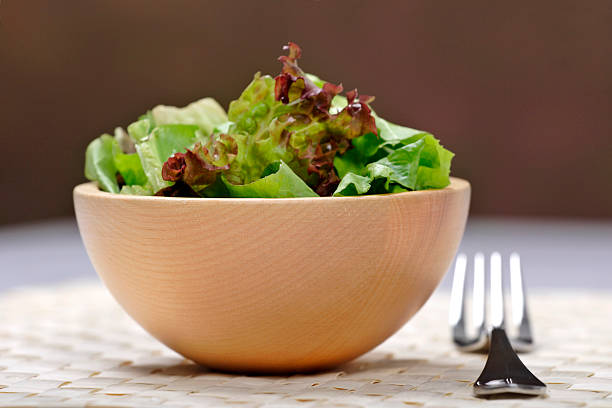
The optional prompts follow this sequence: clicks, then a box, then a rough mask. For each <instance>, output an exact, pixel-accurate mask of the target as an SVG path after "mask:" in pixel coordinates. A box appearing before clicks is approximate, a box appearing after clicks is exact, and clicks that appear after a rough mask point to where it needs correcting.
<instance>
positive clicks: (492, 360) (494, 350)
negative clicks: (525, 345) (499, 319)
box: [474, 327, 546, 395]
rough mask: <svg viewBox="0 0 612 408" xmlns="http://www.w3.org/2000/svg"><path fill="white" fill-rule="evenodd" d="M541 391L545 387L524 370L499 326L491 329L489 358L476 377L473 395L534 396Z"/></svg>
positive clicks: (527, 370) (543, 390) (529, 372)
mask: <svg viewBox="0 0 612 408" xmlns="http://www.w3.org/2000/svg"><path fill="white" fill-rule="evenodd" d="M518 384H520V387H519V386H517V385H518ZM545 390H546V385H545V384H544V383H543V382H542V381H540V380H539V379H538V378H537V377H536V376H535V375H533V374H532V373H531V371H529V369H527V367H525V365H524V364H523V362H522V361H521V360H520V359H519V357H518V356H517V355H516V353H515V352H514V350H513V349H512V345H511V344H510V341H509V340H508V336H507V335H506V331H505V330H504V329H502V328H499V327H495V328H493V330H492V331H491V343H490V347H489V357H488V359H487V363H486V364H485V367H484V369H483V370H482V373H481V374H480V377H478V380H476V383H474V392H475V393H476V394H477V395H488V394H496V393H499V392H517V393H526V394H536V395H538V394H542V393H543V392H546V391H545Z"/></svg>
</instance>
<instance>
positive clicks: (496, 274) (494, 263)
mask: <svg viewBox="0 0 612 408" xmlns="http://www.w3.org/2000/svg"><path fill="white" fill-rule="evenodd" d="M489 273H490V274H491V281H490V284H491V286H490V297H489V299H490V302H491V316H490V323H491V326H492V327H494V328H495V327H499V328H502V329H503V328H504V291H503V287H502V259H501V255H500V253H499V252H493V253H492V254H491V258H490V270H489Z"/></svg>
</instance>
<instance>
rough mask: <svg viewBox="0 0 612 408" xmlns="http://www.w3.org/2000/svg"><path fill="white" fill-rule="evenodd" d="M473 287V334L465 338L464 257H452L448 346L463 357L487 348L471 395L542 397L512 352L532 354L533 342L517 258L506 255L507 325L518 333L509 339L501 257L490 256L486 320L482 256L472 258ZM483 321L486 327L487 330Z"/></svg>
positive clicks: (538, 383)
mask: <svg viewBox="0 0 612 408" xmlns="http://www.w3.org/2000/svg"><path fill="white" fill-rule="evenodd" d="M473 265H474V279H473V281H474V286H473V292H472V326H473V328H475V334H470V333H468V322H467V319H466V312H467V296H466V287H465V280H466V272H467V266H468V258H467V256H466V255H465V254H459V255H457V259H456V261H455V271H454V276H453V286H452V290H451V304H450V313H449V323H450V325H451V330H452V335H453V342H454V343H455V346H456V347H457V348H458V349H459V350H462V351H478V350H484V349H486V348H487V347H488V349H489V357H488V359H487V362H486V364H485V367H484V369H483V371H482V373H481V374H480V377H478V379H477V380H476V382H475V383H474V394H476V395H478V396H486V395H491V394H500V393H517V394H529V395H543V394H546V385H545V384H544V383H543V382H542V381H540V380H539V379H538V378H536V376H534V375H533V374H532V373H531V372H530V371H529V370H528V369H527V367H525V365H524V364H523V363H522V362H521V360H520V359H519V357H518V356H517V355H516V352H515V350H517V351H529V350H531V349H532V348H533V336H532V334H531V325H530V323H529V315H528V313H527V302H526V299H525V290H524V286H523V279H522V271H521V263H520V257H519V255H518V254H516V253H513V254H512V255H510V261H509V266H510V297H511V299H512V303H511V305H512V322H513V323H514V325H515V326H516V327H517V328H518V330H517V331H518V334H517V335H516V336H514V337H512V339H511V340H510V339H508V336H507V334H506V330H505V326H506V323H505V321H506V319H505V317H504V315H505V313H504V293H503V285H502V257H501V255H500V254H499V253H498V252H494V253H492V254H491V257H490V268H489V272H490V279H489V281H490V286H489V290H488V298H489V306H490V308H489V309H490V310H489V312H490V313H489V316H488V319H486V317H487V316H486V306H485V303H486V302H485V300H486V297H487V293H485V256H484V254H482V253H477V254H475V255H474V264H473ZM487 320H488V323H489V326H490V329H489V327H488V326H487Z"/></svg>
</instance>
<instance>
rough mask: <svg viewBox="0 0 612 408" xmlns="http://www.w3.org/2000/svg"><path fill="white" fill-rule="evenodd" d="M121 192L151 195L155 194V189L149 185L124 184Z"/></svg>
mask: <svg viewBox="0 0 612 408" xmlns="http://www.w3.org/2000/svg"><path fill="white" fill-rule="evenodd" d="M120 194H128V195H141V196H150V195H153V190H151V188H150V187H148V186H138V185H133V186H127V185H126V186H123V187H121V192H120Z"/></svg>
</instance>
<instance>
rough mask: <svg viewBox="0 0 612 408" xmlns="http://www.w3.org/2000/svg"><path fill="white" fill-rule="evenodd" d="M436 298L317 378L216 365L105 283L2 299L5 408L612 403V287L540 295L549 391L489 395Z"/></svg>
mask: <svg viewBox="0 0 612 408" xmlns="http://www.w3.org/2000/svg"><path fill="white" fill-rule="evenodd" d="M447 303H448V297H447V295H445V294H444V293H442V294H440V293H438V294H435V295H434V296H433V297H432V299H431V300H430V301H429V302H428V303H427V305H426V306H425V307H424V308H423V310H421V311H420V312H419V314H418V315H417V316H416V317H415V318H414V319H412V320H411V321H410V322H409V323H408V324H407V325H406V326H405V327H404V328H403V329H402V330H401V331H400V332H398V333H397V334H396V335H394V336H393V337H392V338H390V339H389V340H388V341H386V342H385V343H384V344H382V345H381V346H380V347H378V348H377V349H375V350H374V351H372V352H370V353H368V354H366V355H365V356H363V357H361V358H359V359H357V360H355V361H353V362H351V363H348V364H346V365H345V366H342V367H339V368H338V369H335V370H332V371H328V372H323V373H318V374H314V375H292V376H287V377H268V376H265V377H262V376H241V375H229V374H223V373H217V372H212V371H208V370H206V369H205V368H202V367H199V366H197V365H195V364H193V363H191V362H189V361H187V360H185V359H183V358H182V357H180V356H179V355H177V354H176V353H174V352H173V351H171V350H169V349H167V348H166V347H164V346H163V345H161V344H160V343H158V342H157V341H155V340H154V339H153V338H151V337H150V336H149V335H148V334H146V333H145V332H144V331H143V330H142V329H140V327H138V326H137V325H136V324H135V323H134V322H133V321H132V320H131V319H130V318H129V317H128V316H127V315H126V314H125V313H124V312H123V311H122V310H121V309H120V308H119V307H118V306H117V304H116V303H115V302H114V300H113V299H112V298H111V297H110V295H109V294H108V293H107V292H106V290H105V289H104V288H103V287H102V286H101V285H99V284H90V283H87V284H71V285H63V286H58V287H47V288H37V289H21V290H18V291H13V292H11V293H9V294H6V295H4V296H3V297H2V298H0V319H1V320H0V321H1V322H2V325H1V326H0V406H11V407H24V406H45V407H49V406H51V407H55V406H57V407H82V406H105V407H152V406H161V407H175V408H179V407H181V408H182V407H201V406H236V407H260V406H266V407H268V406H269V407H304V408H305V407H372V406H374V407H378V406H380V407H404V408H405V407H406V406H426V407H473V406H487V407H488V406H499V407H566V406H567V407H586V406H588V407H612V328H611V326H612V325H611V323H612V318H611V317H610V313H611V312H612V293H609V292H601V293H578V292H564V293H555V294H544V293H541V294H533V293H532V294H531V298H530V306H531V312H532V319H533V321H534V325H535V328H536V335H537V341H538V343H539V347H538V349H537V350H536V351H534V352H532V353H530V354H523V355H522V359H523V361H524V362H525V363H526V364H527V365H528V366H529V367H530V368H531V369H532V371H533V372H534V373H535V374H536V375H538V376H539V377H540V378H541V379H542V380H543V381H544V382H546V383H547V384H548V387H549V393H548V396H547V397H545V398H542V397H539V398H535V399H522V398H518V399H487V400H483V399H478V398H475V397H473V396H472V387H471V386H472V382H473V381H474V380H475V379H476V378H477V377H478V375H479V373H480V371H481V369H482V367H483V364H484V361H485V357H484V356H483V355H479V354H464V353H458V352H457V351H455V350H454V349H453V347H452V345H451V343H450V339H449V332H448V328H447V326H446V321H447V317H446V316H447V307H448V306H447Z"/></svg>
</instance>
